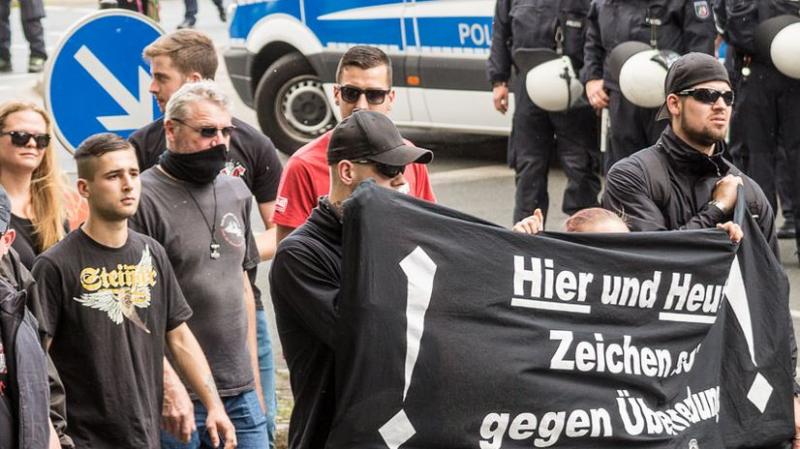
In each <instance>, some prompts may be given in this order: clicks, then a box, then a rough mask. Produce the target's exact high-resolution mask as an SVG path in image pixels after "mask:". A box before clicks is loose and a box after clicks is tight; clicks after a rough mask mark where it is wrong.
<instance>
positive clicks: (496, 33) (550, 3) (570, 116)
mask: <svg viewBox="0 0 800 449" xmlns="http://www.w3.org/2000/svg"><path fill="white" fill-rule="evenodd" d="M589 1H590V0H497V4H496V9H495V15H494V24H493V36H492V50H491V55H490V56H489V60H488V61H487V74H488V77H489V80H490V81H491V82H492V83H493V85H494V84H495V83H498V82H508V81H509V79H510V78H511V68H512V65H513V64H512V54H513V52H514V51H515V50H517V49H520V48H547V49H552V50H556V52H558V53H561V54H563V55H567V56H569V57H570V58H571V60H572V64H573V67H575V68H576V70H577V69H579V68H580V66H581V64H582V57H583V41H584V36H585V26H586V13H587V12H588V10H589ZM516 75H518V76H516V77H515V79H514V80H513V86H512V87H513V89H512V90H513V92H514V101H515V105H514V118H513V122H512V129H511V137H510V138H509V142H508V163H509V165H510V166H511V167H512V168H513V169H514V170H515V172H516V187H517V191H516V195H515V204H514V221H515V222H517V221H519V220H521V219H523V218H525V217H527V216H529V215H530V214H531V213H532V212H533V210H534V209H536V208H541V209H542V211H543V212H544V213H545V214H547V209H548V205H549V197H548V192H547V172H548V169H549V166H550V161H551V159H552V158H553V157H554V156H556V157H558V158H559V160H560V162H561V166H562V167H563V169H564V172H565V173H566V175H567V188H566V190H565V191H564V200H563V206H562V209H563V211H564V212H565V213H567V214H571V213H573V212H575V211H578V210H580V209H583V208H586V207H592V206H596V205H597V204H598V201H597V195H598V193H599V192H600V179H599V178H598V176H597V174H596V171H597V170H596V166H597V162H596V160H597V159H599V154H593V153H597V150H596V148H597V123H596V118H595V115H594V113H593V111H592V110H591V108H590V107H589V106H588V105H587V104H586V103H585V102H582V103H581V106H578V107H573V108H571V109H568V110H566V111H564V112H548V111H546V110H544V109H542V108H540V107H538V106H536V105H535V104H534V103H533V102H532V101H531V99H530V97H529V96H528V94H527V92H526V86H525V74H519V73H517V74H516Z"/></svg>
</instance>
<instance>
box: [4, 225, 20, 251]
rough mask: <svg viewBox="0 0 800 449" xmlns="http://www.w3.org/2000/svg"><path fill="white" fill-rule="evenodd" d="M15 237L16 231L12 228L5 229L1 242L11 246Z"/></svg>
mask: <svg viewBox="0 0 800 449" xmlns="http://www.w3.org/2000/svg"><path fill="white" fill-rule="evenodd" d="M16 239H17V231H15V230H13V229H8V230H6V232H5V234H3V244H5V245H7V246H9V247H10V246H11V245H12V244H13V243H14V240H16Z"/></svg>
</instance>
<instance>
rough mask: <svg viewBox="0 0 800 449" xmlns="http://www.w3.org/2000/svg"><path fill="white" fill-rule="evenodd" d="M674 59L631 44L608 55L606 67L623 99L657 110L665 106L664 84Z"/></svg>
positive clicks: (673, 55) (665, 52)
mask: <svg viewBox="0 0 800 449" xmlns="http://www.w3.org/2000/svg"><path fill="white" fill-rule="evenodd" d="M676 59H678V54H677V53H675V52H674V51H670V50H657V49H654V48H651V47H650V46H649V45H647V44H645V43H644V42H633V41H630V42H623V43H621V44H619V45H617V46H616V47H615V48H614V50H612V51H611V54H610V55H609V62H608V64H609V69H610V70H611V78H612V79H615V80H616V81H617V82H618V83H619V89H620V90H621V91H622V95H623V96H625V99H627V100H628V101H630V102H631V103H633V104H635V105H636V106H639V107H642V108H657V107H659V106H661V105H662V104H663V103H664V99H665V98H664V81H665V80H666V78H667V71H668V70H669V67H670V66H671V65H672V63H673V62H675V60H676Z"/></svg>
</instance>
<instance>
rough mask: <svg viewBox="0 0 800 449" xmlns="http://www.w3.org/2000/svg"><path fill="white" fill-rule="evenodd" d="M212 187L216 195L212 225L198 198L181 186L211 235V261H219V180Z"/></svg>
mask: <svg viewBox="0 0 800 449" xmlns="http://www.w3.org/2000/svg"><path fill="white" fill-rule="evenodd" d="M211 186H212V187H211V188H212V192H213V193H214V219H213V220H212V221H211V223H209V222H208V219H207V218H206V214H205V213H203V208H202V207H200V203H199V202H198V201H197V198H195V197H194V195H192V192H190V191H189V189H187V188H186V186H185V185H183V184H181V187H183V190H185V191H186V193H187V194H188V195H189V198H191V199H192V202H193V203H194V205H195V207H196V208H197V212H199V213H200V216H202V217H203V221H204V222H205V223H206V226H207V227H208V231H209V232H210V233H211V244H210V245H209V249H210V250H211V259H212V260H217V259H219V257H220V255H221V254H220V253H219V243H217V236H216V233H217V180H216V179H215V180H214V181H213V182H212V184H211Z"/></svg>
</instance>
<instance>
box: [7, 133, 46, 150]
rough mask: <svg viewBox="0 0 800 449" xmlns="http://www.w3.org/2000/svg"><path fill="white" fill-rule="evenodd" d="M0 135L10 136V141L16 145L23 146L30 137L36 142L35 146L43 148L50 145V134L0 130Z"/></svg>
mask: <svg viewBox="0 0 800 449" xmlns="http://www.w3.org/2000/svg"><path fill="white" fill-rule="evenodd" d="M0 136H11V143H13V144H14V145H16V146H18V147H24V146H25V145H27V144H28V142H30V140H31V137H32V138H33V140H34V142H36V148H38V149H40V150H44V149H45V148H47V146H48V145H50V134H32V133H29V132H25V131H8V132H0Z"/></svg>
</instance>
